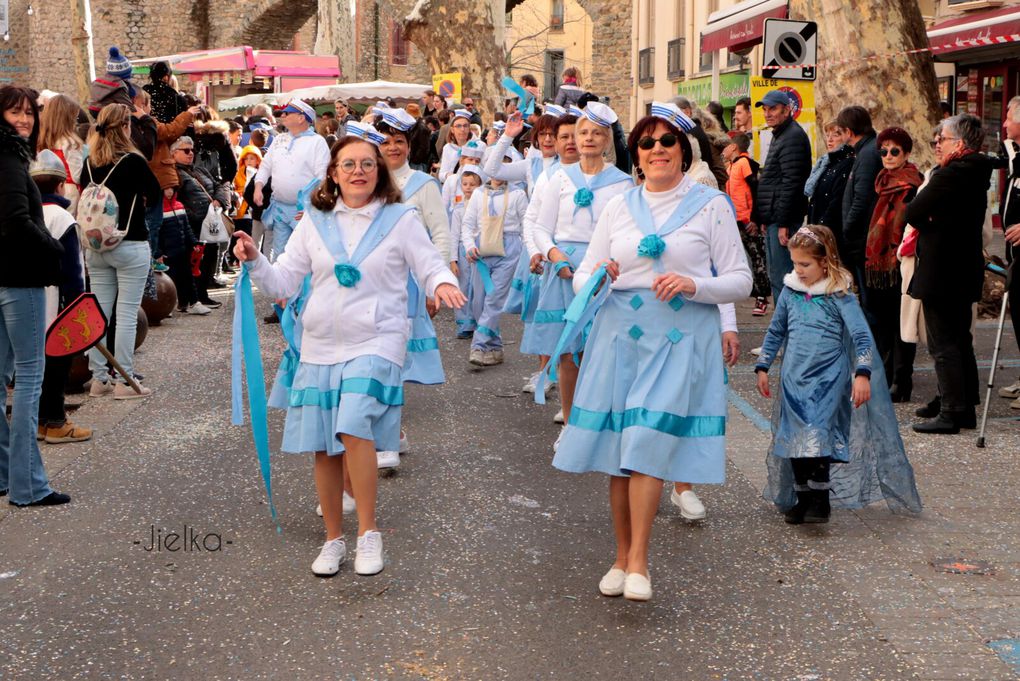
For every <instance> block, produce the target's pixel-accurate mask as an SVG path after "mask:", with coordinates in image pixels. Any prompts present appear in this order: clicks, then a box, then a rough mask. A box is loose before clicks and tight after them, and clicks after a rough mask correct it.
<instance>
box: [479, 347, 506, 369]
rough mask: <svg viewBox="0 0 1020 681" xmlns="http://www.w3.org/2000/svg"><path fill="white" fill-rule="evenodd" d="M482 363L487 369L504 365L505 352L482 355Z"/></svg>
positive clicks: (494, 351)
mask: <svg viewBox="0 0 1020 681" xmlns="http://www.w3.org/2000/svg"><path fill="white" fill-rule="evenodd" d="M482 362H483V363H484V365H485V366H487V367H492V366H496V365H497V364H502V363H503V351H502V350H489V351H488V352H483V353H482Z"/></svg>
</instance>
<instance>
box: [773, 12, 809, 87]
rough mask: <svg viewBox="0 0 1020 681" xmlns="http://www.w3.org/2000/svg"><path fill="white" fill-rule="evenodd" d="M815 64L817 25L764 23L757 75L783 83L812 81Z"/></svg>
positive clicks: (776, 20)
mask: <svg viewBox="0 0 1020 681" xmlns="http://www.w3.org/2000/svg"><path fill="white" fill-rule="evenodd" d="M817 63H818V24H816V23H815V22H813V21H789V20H787V19H766V20H765V38H764V40H763V41H762V67H761V71H762V72H761V75H762V76H764V77H765V78H777V79H783V80H814V79H815V65H816V64H817Z"/></svg>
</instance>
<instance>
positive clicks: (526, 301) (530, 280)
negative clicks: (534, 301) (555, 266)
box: [521, 272, 541, 319]
mask: <svg viewBox="0 0 1020 681" xmlns="http://www.w3.org/2000/svg"><path fill="white" fill-rule="evenodd" d="M536 281H541V279H539V277H538V276H537V275H536V274H534V273H532V272H528V274H527V275H526V276H525V277H524V286H523V288H522V289H521V298H522V300H521V319H524V318H525V316H526V315H527V314H528V310H529V309H530V308H531V298H532V296H534V295H535V282H536Z"/></svg>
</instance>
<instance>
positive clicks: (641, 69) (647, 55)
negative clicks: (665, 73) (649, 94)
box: [638, 47, 655, 85]
mask: <svg viewBox="0 0 1020 681" xmlns="http://www.w3.org/2000/svg"><path fill="white" fill-rule="evenodd" d="M654 82H655V48H654V47H646V48H645V49H643V50H641V51H640V52H638V84H640V85H649V84H651V83H654Z"/></svg>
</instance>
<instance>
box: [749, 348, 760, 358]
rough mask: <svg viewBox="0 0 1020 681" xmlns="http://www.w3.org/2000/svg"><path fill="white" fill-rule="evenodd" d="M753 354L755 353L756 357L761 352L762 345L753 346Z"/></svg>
mask: <svg viewBox="0 0 1020 681" xmlns="http://www.w3.org/2000/svg"><path fill="white" fill-rule="evenodd" d="M751 354H752V355H754V356H755V357H757V356H758V355H760V354H761V346H760V345H759V346H758V347H756V348H751Z"/></svg>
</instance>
